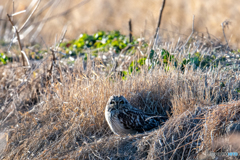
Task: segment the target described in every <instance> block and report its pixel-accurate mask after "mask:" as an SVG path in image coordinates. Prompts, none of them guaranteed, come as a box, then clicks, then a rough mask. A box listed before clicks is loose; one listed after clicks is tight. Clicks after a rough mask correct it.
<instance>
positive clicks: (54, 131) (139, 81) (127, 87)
mask: <svg viewBox="0 0 240 160" xmlns="http://www.w3.org/2000/svg"><path fill="white" fill-rule="evenodd" d="M159 47H163V46H159ZM47 59H48V60H43V63H40V64H38V63H37V65H33V66H32V69H33V70H35V71H34V72H33V73H32V74H29V75H30V76H29V78H28V81H27V83H26V84H22V83H24V82H21V81H19V80H20V79H24V78H22V77H24V74H23V73H22V72H21V70H22V69H21V68H20V67H17V66H18V65H19V64H9V65H7V66H3V67H2V68H4V71H5V72H6V73H9V74H6V73H5V74H2V75H1V76H2V77H1V84H2V85H3V86H7V88H6V89H3V91H5V92H4V93H5V94H2V95H1V100H2V103H3V100H5V104H8V105H4V107H8V109H3V108H2V110H4V112H2V114H1V116H2V119H5V118H6V117H7V115H8V114H9V113H11V111H14V112H13V114H11V116H9V117H8V118H7V119H6V120H5V121H4V123H3V122H2V123H1V124H2V125H3V124H6V123H8V125H7V126H5V130H6V131H7V132H9V133H8V143H7V147H6V149H5V152H4V153H3V155H2V158H3V157H4V158H5V159H21V158H23V159H27V158H30V159H50V158H54V157H57V158H60V159H64V158H67V159H75V158H80V159H108V158H110V159H111V158H117V157H118V158H120V159H146V158H147V159H159V158H161V157H165V158H167V159H169V158H172V159H179V158H182V157H183V158H184V159H186V158H187V157H188V158H189V157H190V156H196V155H197V153H199V152H202V151H204V150H206V149H211V147H212V144H213V142H214V140H215V138H216V137H219V136H221V135H224V134H225V133H226V131H225V128H226V126H227V125H228V123H229V121H234V122H235V121H239V118H238V117H239V108H240V103H239V101H237V102H234V101H232V99H235V100H237V99H239V98H238V96H239V95H238V94H237V93H236V92H234V88H235V87H236V85H239V77H238V74H237V73H236V72H235V73H232V71H231V70H229V71H227V70H226V68H225V70H224V69H221V68H220V69H219V68H217V69H216V70H212V71H208V72H202V71H200V70H193V69H191V67H189V69H188V70H186V71H185V72H184V73H182V72H181V71H178V70H175V69H171V70H169V71H168V72H166V71H165V70H164V68H163V67H159V68H155V69H154V70H152V72H148V71H147V69H146V67H147V66H145V67H144V68H142V72H141V73H140V74H135V75H131V76H128V78H127V79H126V80H122V79H121V77H120V76H119V75H118V73H113V74H110V75H106V74H103V72H102V71H101V70H100V69H99V68H98V67H97V66H92V64H93V62H92V61H93V60H91V59H88V63H87V66H88V67H87V69H86V70H84V69H83V61H82V60H81V59H77V60H76V62H75V65H74V67H72V68H69V67H68V66H65V65H63V64H61V63H57V65H56V66H55V69H54V72H53V73H54V74H53V77H52V78H53V81H52V82H51V78H50V77H49V74H48V73H47V72H46V70H47V68H48V69H49V68H50V64H51V61H50V57H49V56H48V57H47ZM14 66H15V67H14ZM10 80H11V81H10ZM221 82H225V84H226V86H225V87H223V88H221V87H220V83H221ZM21 84H22V86H21ZM19 86H20V87H19ZM15 88H18V89H15ZM12 90H14V91H12ZM11 94H12V96H10V95H11ZM113 94H121V95H123V96H125V97H126V98H127V99H128V100H129V101H130V103H131V104H133V106H135V107H139V108H141V109H143V110H144V111H146V112H149V113H155V114H161V115H167V116H169V118H170V119H169V121H168V122H166V124H165V125H164V126H163V127H162V128H160V129H158V130H156V131H153V132H150V133H146V134H144V135H135V136H129V137H126V138H123V139H122V138H119V137H117V136H115V135H112V132H111V131H110V129H109V127H108V125H107V123H106V121H105V118H104V108H105V105H106V102H107V100H108V98H109V97H110V96H111V95H113ZM226 101H231V103H229V104H221V105H217V106H216V105H215V104H220V103H223V102H226ZM6 102H7V103H6ZM8 102H9V103H8ZM14 107H15V108H14ZM13 119H15V123H13V122H12V121H13ZM10 122H12V126H11V124H10ZM223 124H224V125H225V126H224V125H223ZM7 128H8V129H7ZM213 138H214V139H213Z"/></svg>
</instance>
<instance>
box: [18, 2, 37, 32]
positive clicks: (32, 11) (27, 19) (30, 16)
mask: <svg viewBox="0 0 240 160" xmlns="http://www.w3.org/2000/svg"><path fill="white" fill-rule="evenodd" d="M40 2H41V0H39V1H38V3H37V5H36V6H35V8H34V9H33V11H32V13H31V14H30V15H29V16H28V18H27V20H26V21H25V22H24V24H23V25H22V27H21V28H20V29H19V30H18V32H21V30H22V29H23V27H24V26H25V25H26V24H27V22H28V21H29V19H30V18H31V17H32V15H33V13H34V12H35V11H36V9H37V8H38V6H39V4H40Z"/></svg>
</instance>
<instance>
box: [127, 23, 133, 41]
mask: <svg viewBox="0 0 240 160" xmlns="http://www.w3.org/2000/svg"><path fill="white" fill-rule="evenodd" d="M128 25H129V42H130V43H131V42H132V21H131V19H130V20H129V22H128Z"/></svg>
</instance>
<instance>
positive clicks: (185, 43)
mask: <svg viewBox="0 0 240 160" xmlns="http://www.w3.org/2000/svg"><path fill="white" fill-rule="evenodd" d="M194 18H195V16H194V15H193V22H192V33H191V34H190V36H189V37H188V39H187V41H186V43H185V44H184V45H183V46H182V48H184V47H185V46H186V45H187V43H188V41H189V40H190V38H191V37H192V35H193V33H194Z"/></svg>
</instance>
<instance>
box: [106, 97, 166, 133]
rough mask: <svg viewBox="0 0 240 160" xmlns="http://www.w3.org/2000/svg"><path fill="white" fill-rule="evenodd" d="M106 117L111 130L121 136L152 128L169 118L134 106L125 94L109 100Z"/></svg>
mask: <svg viewBox="0 0 240 160" xmlns="http://www.w3.org/2000/svg"><path fill="white" fill-rule="evenodd" d="M105 118H106V120H107V123H108V125H109V127H110V128H111V130H112V131H113V132H114V133H115V134H117V135H120V136H124V135H128V134H136V133H143V132H145V131H149V130H152V129H154V128H157V127H158V126H160V125H161V124H163V122H165V121H166V120H167V118H166V117H160V116H156V115H153V114H148V113H144V112H143V111H142V110H140V109H137V108H134V107H132V105H131V104H130V103H129V102H128V101H127V100H126V98H124V97H123V96H115V95H113V96H111V97H110V98H109V100H108V102H107V105H106V108H105Z"/></svg>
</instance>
